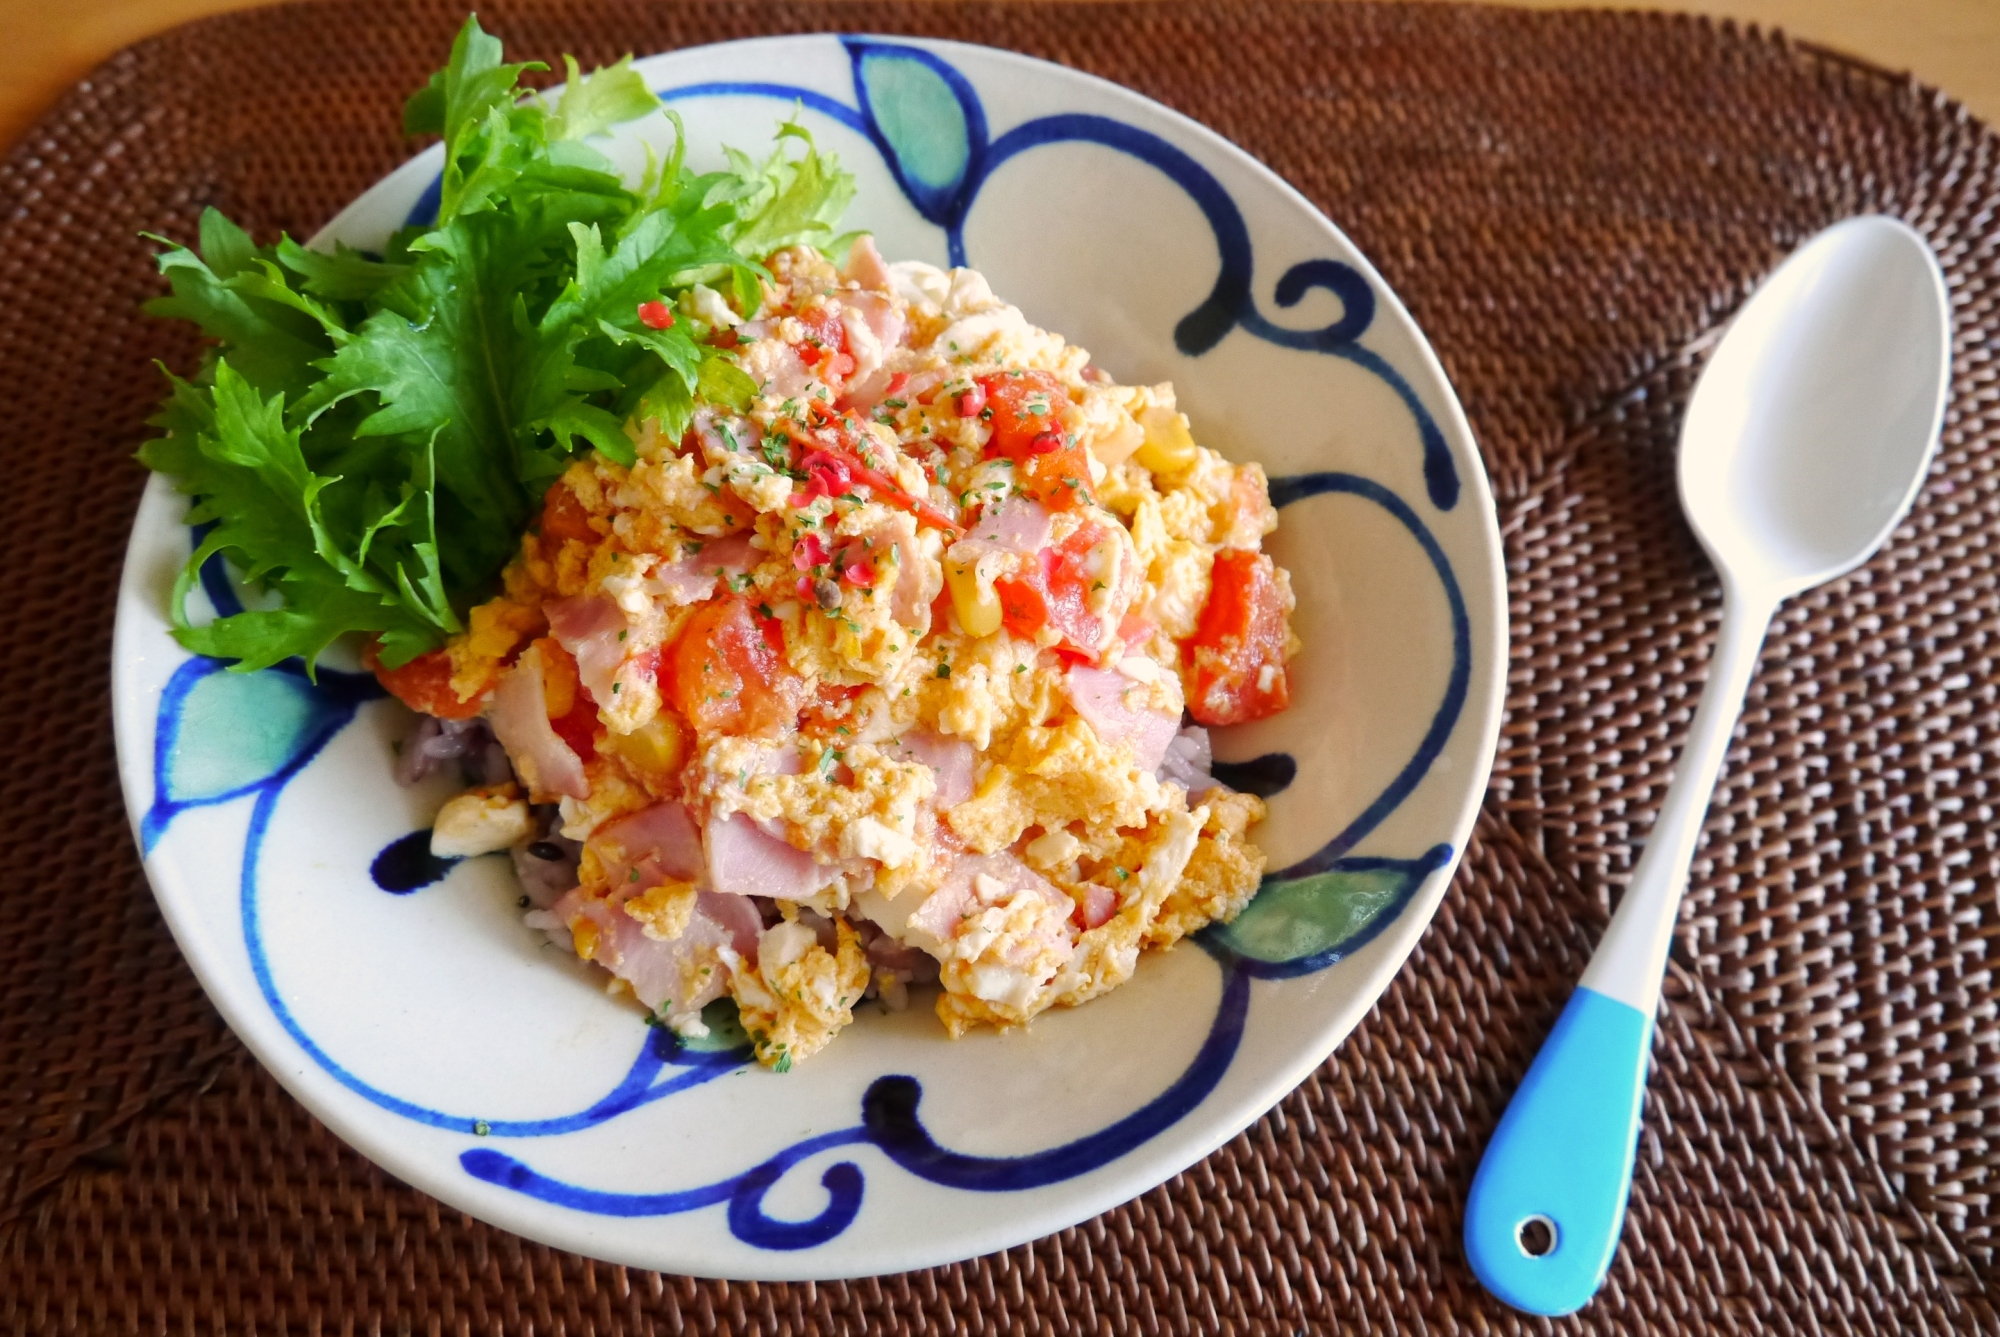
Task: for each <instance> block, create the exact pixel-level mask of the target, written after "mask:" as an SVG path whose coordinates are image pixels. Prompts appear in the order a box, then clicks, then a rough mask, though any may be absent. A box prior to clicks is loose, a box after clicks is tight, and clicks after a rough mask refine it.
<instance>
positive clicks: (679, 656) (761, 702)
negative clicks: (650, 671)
mask: <svg viewBox="0 0 2000 1337" xmlns="http://www.w3.org/2000/svg"><path fill="white" fill-rule="evenodd" d="M783 647H784V641H783V633H782V631H780V630H779V629H778V627H777V625H776V624H775V623H763V624H760V619H759V618H758V617H757V616H756V614H755V613H754V612H753V611H752V610H751V607H750V604H749V602H748V601H747V600H745V599H742V598H740V597H736V596H730V597H728V598H723V599H716V600H712V601H710V602H708V603H706V604H703V605H702V606H701V607H700V608H699V609H697V610H696V611H695V615H694V616H693V617H692V618H691V619H689V621H688V624H687V626H685V627H684V628H682V630H681V634H680V636H679V637H677V638H676V639H675V641H674V643H673V645H672V647H671V648H670V649H669V650H668V652H667V654H666V655H665V657H664V659H663V661H662V665H661V668H662V672H663V680H662V682H661V684H660V686H661V690H662V691H663V692H664V694H665V695H666V698H667V700H668V701H669V702H670V703H671V704H672V705H673V707H674V709H676V710H678V711H679V712H680V713H681V715H682V716H684V717H685V718H686V719H687V721H688V723H690V724H692V725H693V726H694V728H695V732H697V733H704V734H707V733H720V732H727V733H741V734H759V735H767V736H768V735H772V734H779V733H783V732H786V731H788V730H789V729H791V728H793V727H794V726H795V725H796V724H797V722H798V715H799V707H800V706H801V705H803V704H804V702H805V695H806V691H805V680H804V679H802V678H800V677H799V676H798V675H797V674H796V673H794V672H793V671H792V669H791V666H790V665H788V664H786V663H785V658H784V653H783Z"/></svg>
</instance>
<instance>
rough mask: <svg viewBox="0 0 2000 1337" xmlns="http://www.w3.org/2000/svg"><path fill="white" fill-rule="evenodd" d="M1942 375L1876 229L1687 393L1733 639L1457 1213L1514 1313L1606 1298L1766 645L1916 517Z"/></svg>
mask: <svg viewBox="0 0 2000 1337" xmlns="http://www.w3.org/2000/svg"><path fill="white" fill-rule="evenodd" d="M1950 376H1951V307H1950V303H1949V301H1948V298H1947V295H1946V292H1945V286H1944V275H1943V274H1942V273H1941V272H1940V270H1939V269H1938V264H1937V259H1936V257H1935V256H1934V255H1932V254H1931V250H1930V247H1929V245H1927V244H1926V243H1925V241H1924V239H1923V238H1922V237H1921V236H1919V235H1918V234H1917V233H1916V232H1914V231H1912V230H1911V229H1910V228H1909V227H1907V226H1905V225H1904V224H1902V223H1899V222H1897V221H1896V220H1894V219H1892V218H1873V217H1871V218H1855V219H1849V220H1848V221H1847V222H1844V223H1840V224H1837V225H1835V226H1833V227H1831V228H1828V229H1827V230H1826V231H1824V232H1822V233H1820V234H1819V235H1818V236H1816V237H1814V238H1813V239H1812V240H1811V241H1809V242H1807V243H1806V244H1805V245H1804V246H1802V247H1800V248H1799V249H1798V250H1797V251H1795V252H1794V253H1793V254H1792V256H1791V257H1790V258H1789V259H1788V260H1786V261H1785V263H1784V264H1783V265H1781V266H1780V267H1779V268H1778V271H1777V272H1776V273H1775V274H1773V275H1772V276H1771V277H1770V278H1769V279H1768V280H1766V281H1765V283H1764V285H1763V286H1762V287H1760V288H1759V289H1758V290H1757V292H1756V293H1755V294H1754V295H1753V296H1752V297H1751V298H1750V300H1749V302H1748V303H1746V304H1745V305H1744V307H1743V310H1742V311H1741V313H1739V314H1738V316H1737V318H1736V320H1735V323H1734V324H1732V325H1731V326H1730V329H1729V332H1728V334H1726V335H1725V336H1724V337H1723V339H1722V342H1721V343H1720V344H1719V345H1718V346H1717V348H1716V350H1715V355H1714V357H1713V358H1711V359H1710V361H1709V364H1708V368H1707V369H1706V370H1705V371H1704V372H1703V373H1702V377H1701V380H1700V382H1699V383H1698V384H1697V385H1696V387H1695V392H1694V397H1693V399H1692V400H1691V401H1690V403H1689V405H1688V412H1687V417H1686V419H1685V420H1684V421H1683V423H1682V425H1681V450H1680V492H1681V505H1682V507H1683V508H1684V509H1685V510H1686V512H1687V517H1688V522H1689V523H1690V524H1691V525H1692V526H1693V527H1694V531H1695V533H1696V535H1697V536H1699V537H1700V539H1701V542H1702V546H1703V547H1704V548H1706V549H1707V550H1708V555H1709V558H1710V560H1712V561H1713V562H1714V563H1715V568H1716V571H1717V572H1718V574H1720V575H1721V577H1722V591H1723V599H1722V626H1721V628H1720V630H1719V631H1718V632H1717V634H1716V640H1715V650H1714V653H1713V654H1712V656H1711V657H1710V659H1709V666H1708V683H1707V685H1706V686H1705V687H1704V688H1703V689H1702V694H1701V705H1700V706H1699V707H1698V708H1697V709H1696V710H1695V714H1694V720H1693V722H1692V723H1691V724H1690V725H1689V727H1688V739H1687V744H1686V746H1685V747H1684V748H1683V749H1682V750H1681V756H1680V762H1679V765H1678V767H1677V768H1676V772H1675V775H1674V780H1673V784H1672V785H1670V786H1669V787H1668V789H1667V796H1666V800H1665V801H1664V802H1663V803H1662V804H1661V805H1660V817H1659V820H1658V821H1657V822H1656V823H1655V824H1654V826H1653V830H1652V833H1651V835H1650V836H1649V837H1648V838H1647V840H1646V848H1645V851H1644V853H1643V854H1641V856H1640V858H1639V862H1638V865H1637V866H1636V867H1635V868H1634V869H1633V870H1632V881H1631V883H1630V884H1629V885H1628V886H1627V888H1626V890H1625V894H1624V896H1623V897H1622V898H1621V899H1620V900H1619V902H1618V909H1617V911H1616V913H1614V914H1613V915H1612V917H1611V924H1610V927H1609V928H1607V929H1606V930H1605V932H1604V939H1603V941H1602V942H1600V943H1599V944H1598V946H1597V950H1596V951H1595V952H1594V953H1592V955H1591V958H1590V965H1589V966H1588V967H1587V968H1586V969H1585V970H1584V972H1583V978H1582V980H1581V981H1579V983H1578V986H1577V989H1576V992H1575V993H1574V994H1572V995H1571V996H1570V1000H1569V1003H1568V1004H1567V1005H1566V1006H1565V1007H1564V1008H1563V1013H1562V1016H1561V1017H1559V1018H1558V1019H1557V1021H1556V1025H1555V1029H1554V1030H1553V1031H1552V1032H1551V1033H1550V1035H1549V1038H1548V1041H1547V1043H1545V1044H1544V1045H1543V1046H1542V1051H1541V1053H1539V1054H1537V1055H1536V1056H1535V1061H1534V1064H1533V1066H1531V1067H1530V1068H1529V1069H1528V1075H1527V1076H1526V1077H1525V1078H1524V1079H1523V1080H1522V1082H1521V1089H1520V1090H1519V1091H1517V1092H1516V1093H1515V1095H1514V1099H1513V1101H1512V1102H1511V1103H1509V1104H1508V1106H1507V1113H1506V1114H1505V1115H1504V1116H1503V1117H1502V1118H1501V1120H1500V1126H1499V1127H1498V1128H1497V1129H1496V1130H1495V1131H1494V1134H1493V1140H1492V1141H1491V1142H1490V1143H1489V1144H1488V1145H1487V1148H1486V1155H1485V1157H1484V1158H1483V1159H1482V1160H1481V1161H1480V1163H1479V1173H1478V1174H1477V1175H1476V1176H1475V1177H1474V1179H1473V1182H1472V1192H1471V1193H1470V1194H1469V1195H1468V1197H1467V1199H1466V1208H1465V1251H1466V1256H1467V1257H1468V1258H1469V1259H1470V1260H1471V1262H1472V1267H1473V1271H1475V1272H1476V1273H1478V1275H1479V1279H1480V1281H1481V1282H1482V1283H1484V1284H1485V1286H1486V1288H1487V1289H1488V1290H1490V1291H1492V1292H1493V1293H1494V1294H1495V1295H1497V1296H1499V1297H1500V1298H1501V1299H1502V1300H1505V1301H1506V1302H1507V1303H1508V1304H1511V1305H1513V1306H1514V1307H1515V1308H1517V1309H1524V1310H1527V1311H1528V1312H1530V1313H1535V1314H1545V1315H1559V1314H1567V1313H1570V1312H1572V1311H1573V1310H1576V1309H1579V1308H1581V1307H1582V1306H1583V1305H1584V1304H1586V1303H1587V1302H1588V1301H1589V1300H1590V1297H1591V1296H1592V1295H1594V1294H1596V1292H1597V1288H1598V1287H1599V1286H1601V1285H1602V1284H1603V1282H1604V1274H1605V1272H1606V1271H1607V1270H1608V1269H1609V1267H1610V1266H1611V1256H1612V1254H1613V1252H1615V1251H1616V1249H1617V1247H1618V1234H1619V1229H1620V1226H1621V1224H1622V1222H1623V1221H1624V1217H1625V1199H1626V1195H1627V1194H1628V1193H1629V1192H1630V1189H1631V1184H1632V1157H1633V1150H1634V1145H1635V1143H1636V1142H1637V1139H1638V1128H1639V1110H1640V1106H1641V1103H1642V1101H1643V1098H1644V1095H1645V1087H1646V1056H1647V1053H1648V1051H1649V1049H1650V1048H1651V1046H1650V1043H1649V1041H1650V1038H1651V1035H1652V1028H1653V1013H1654V1011H1655V1010H1656V1009H1657V1008H1658V1006H1659V1001H1660V976H1661V975H1662V973H1663V972H1664V971H1665V969H1666V961H1667V949H1668V947H1669V946H1670V945H1671V944H1672V941H1673V930H1674V925H1675V921H1676V920H1677V918H1678V917H1679V912H1680V902H1681V893H1682V892H1683V891H1684V890H1685V889H1686V887H1687V874H1688V864H1689V862H1690V861H1691V860H1692V859H1693V857H1694V849H1695V844H1696V842H1697V841H1698V840H1699V839H1700V837H1701V828H1702V822H1703V819H1704V818H1705V817H1706V815H1707V812H1708V801H1709V797H1710V796H1711V794H1712V793H1713V792H1714V789H1715V779H1716V774H1717V772H1718V771H1719V770H1720V769H1721V767H1722V760H1723V757H1724V756H1725V755H1726V754H1727V753H1728V750H1729V737H1730V734H1731V732H1732V731H1733V730H1734V729H1735V727H1736V717H1737V715H1738V713H1740V711H1741V710H1742V705H1743V693H1744V691H1745V690H1746V689H1747V688H1748V686H1749V684H1750V679H1751V677H1752V675H1753V674H1754V673H1755V672H1756V669H1757V658H1758V653H1759V651H1760V650H1761V648H1762V646H1763V643H1764V632H1765V630H1766V628H1768V627H1769V626H1770V622H1771V615H1772V613H1773V612H1775V611H1776V609H1777V606H1778V604H1779V603H1780V602H1782V601H1783V600H1784V599H1786V598H1789V597H1790V596H1792V595H1794V594H1797V593H1799V592H1800V591H1801V590H1805V589H1808V588H1810V587H1811V586H1814V585H1817V584H1819V583H1821V582H1822V581H1826V580H1831V579H1833V578H1834V577H1835V576H1839V575H1842V574H1845V573H1846V572H1848V571H1851V570H1853V569H1854V568H1855V567H1857V566H1859V565H1860V564H1861V563H1862V562H1864V561H1866V560H1868V558H1869V557H1870V556H1871V555H1872V554H1873V553H1874V552H1875V550H1876V549H1877V548H1879V547H1881V546H1882V543H1883V541H1884V540H1885V539H1887V538H1888V537H1889V535H1890V533H1891V532H1892V531H1893V530H1894V529H1895V527H1896V524H1897V522H1898V521H1900V520H1901V519H1902V518H1903V515H1904V514H1905V512H1907V511H1908V510H1909V508H1910V504H1911V502H1913V501H1914V500H1915V499H1916V495H1917V489H1918V487H1919V486H1920V485H1921V484H1922V483H1923V478H1924V474H1925V473H1926V472H1927V471H1928V469H1929V467H1930V460H1931V453H1932V452H1933V451H1934V450H1935V449H1936V447H1937V433H1938V426H1939V424H1940V422H1941V421H1942V420H1943V416H1944V402H1945V393H1946V390H1947V389H1948V387H1949V384H1950Z"/></svg>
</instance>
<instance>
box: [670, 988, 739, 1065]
mask: <svg viewBox="0 0 2000 1337" xmlns="http://www.w3.org/2000/svg"><path fill="white" fill-rule="evenodd" d="M701 1024H702V1025H704V1026H706V1027H708V1034H707V1035H683V1036H679V1037H677V1038H678V1040H679V1043H680V1048H681V1050H682V1052H684V1053H689V1054H728V1053H734V1052H735V1051H736V1050H739V1049H746V1048H748V1047H749V1044H750V1032H748V1031H746V1030H744V1029H743V1019H742V1017H741V1016H739V1015H738V1014H737V1011H736V1000H735V999H733V998H718V999H716V1000H715V1001H714V1002H712V1003H710V1004H709V1005H708V1006H707V1007H705V1008H703V1009H702V1010H701Z"/></svg>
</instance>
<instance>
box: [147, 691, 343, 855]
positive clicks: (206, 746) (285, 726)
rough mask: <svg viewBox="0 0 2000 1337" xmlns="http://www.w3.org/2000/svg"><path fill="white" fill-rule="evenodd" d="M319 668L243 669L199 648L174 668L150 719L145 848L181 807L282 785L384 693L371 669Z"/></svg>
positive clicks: (149, 846) (224, 799) (165, 827)
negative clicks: (313, 675)
mask: <svg viewBox="0 0 2000 1337" xmlns="http://www.w3.org/2000/svg"><path fill="white" fill-rule="evenodd" d="M319 676H320V681H319V682H317V683H314V682H312V681H310V680H308V679H307V678H306V676H305V673H304V672H303V670H302V669H300V668H299V666H298V664H297V662H296V661H289V662H287V663H285V664H282V665H279V666H278V667H276V668H269V669H260V670H258V671H256V672H254V673H241V672H231V671H229V668H228V666H227V665H226V664H224V663H223V661H221V660H219V659H209V658H206V657H201V656H197V657H196V658H193V659H190V660H188V661H187V662H186V663H184V664H182V665H181V666H180V667H179V668H178V669H176V670H174V676H173V677H172V678H170V679H169V680H168V682H167V686H166V690H165V691H163V692H162V693H161V694H160V711H159V717H158V720H157V723H156V724H155V726H154V734H153V806H152V808H151V809H150V810H148V812H147V813H146V816H145V819H144V820H143V821H142V822H141V823H140V837H141V841H142V843H143V845H144V847H145V849H146V850H147V852H148V853H150V852H151V851H152V848H153V845H154V844H155V843H156V842H157V841H158V840H159V838H160V836H161V835H163V834H164V833H165V832H166V829H167V826H168V824H169V823H170V822H172V821H173V819H174V817H175V815H176V814H178V813H180V812H181V811H182V810H184V809H187V808H195V807H203V806H206V805H208V804H211V803H221V802H224V801H226V800H228V799H232V798H236V797H238V796H240V795H243V794H247V793H250V792H252V791H253V790H258V789H263V788H266V787H268V786H270V785H272V784H276V783H282V782H283V781H284V780H286V779H287V778H289V777H290V776H291V775H292V774H294V773H295V772H296V771H297V770H298V769H299V767H301V766H303V765H305V763H306V762H308V761H310V760H311V759H312V758H313V756H314V755H315V754H316V753H318V751H319V750H320V748H322V747H324V746H325V745H326V742H327V740H328V739H330V738H332V737H333V736H334V735H335V734H336V733H338V732H340V729H341V727H342V726H343V725H345V724H346V723H347V722H348V721H349V720H351V719H353V718H354V710H355V707H356V706H357V705H359V704H360V703H361V702H362V701H365V700H368V699H369V698H371V697H375V696H379V695H381V689H380V688H379V687H378V686H377V685H376V683H375V680H374V679H373V678H372V677H370V676H369V675H367V674H348V673H337V672H335V671H333V670H321V672H320V675H319Z"/></svg>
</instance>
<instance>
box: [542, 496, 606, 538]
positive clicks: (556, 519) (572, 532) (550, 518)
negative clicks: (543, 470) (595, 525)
mask: <svg viewBox="0 0 2000 1337" xmlns="http://www.w3.org/2000/svg"><path fill="white" fill-rule="evenodd" d="M542 538H543V539H544V540H545V541H547V542H550V543H568V542H569V541H570V540H572V539H574V540H575V541H576V542H578V543H595V542H597V531H596V530H594V529H592V528H591V527H590V512H588V511H586V510H584V509H583V503H582V502H580V501H578V500H577V499H576V493H574V492H571V491H570V490H569V489H568V488H567V487H564V486H563V485H562V484H561V483H556V484H554V485H553V486H551V487H550V488H549V490H548V492H547V493H546V494H544V495H543V497H542Z"/></svg>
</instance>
